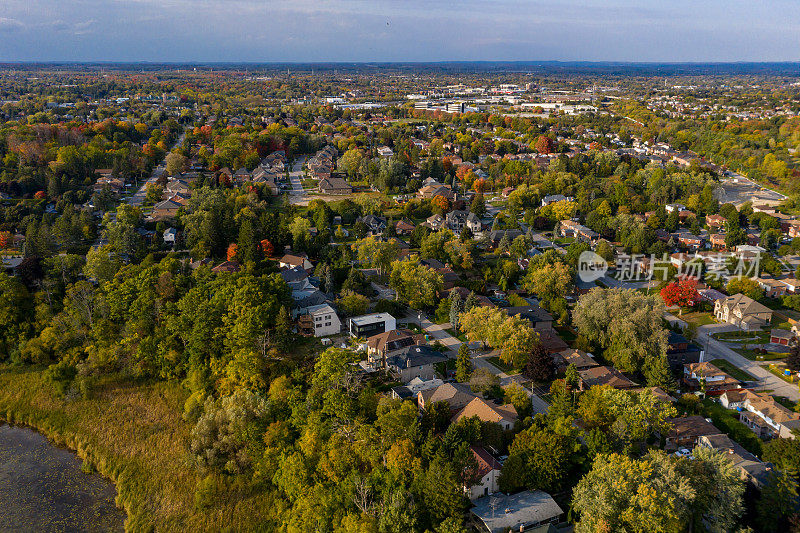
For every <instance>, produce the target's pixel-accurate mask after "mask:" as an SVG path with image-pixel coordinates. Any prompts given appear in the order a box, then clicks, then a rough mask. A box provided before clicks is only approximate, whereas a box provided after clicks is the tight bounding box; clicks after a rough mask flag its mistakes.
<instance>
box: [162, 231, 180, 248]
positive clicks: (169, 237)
mask: <svg viewBox="0 0 800 533" xmlns="http://www.w3.org/2000/svg"><path fill="white" fill-rule="evenodd" d="M177 238H178V230H176V229H175V228H167V229H165V230H164V235H163V239H164V244H170V245H172V246H174V245H175V241H176V239H177Z"/></svg>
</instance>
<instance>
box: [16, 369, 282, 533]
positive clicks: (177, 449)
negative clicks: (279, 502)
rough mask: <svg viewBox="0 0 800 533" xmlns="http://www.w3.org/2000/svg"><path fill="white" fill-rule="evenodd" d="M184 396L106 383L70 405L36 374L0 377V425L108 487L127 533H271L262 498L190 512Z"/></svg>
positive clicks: (241, 495)
mask: <svg viewBox="0 0 800 533" xmlns="http://www.w3.org/2000/svg"><path fill="white" fill-rule="evenodd" d="M186 394H187V393H186V392H185V390H184V389H183V387H181V386H180V385H178V384H175V383H147V384H141V385H131V384H121V383H118V382H116V381H115V380H114V379H112V378H107V379H106V380H105V382H104V383H103V384H101V386H100V387H99V388H98V390H97V392H96V394H95V396H94V398H93V399H91V400H83V399H78V400H71V401H70V400H63V399H61V398H59V397H58V396H56V395H55V393H54V391H53V389H52V387H51V386H50V385H49V384H48V383H47V382H46V381H45V380H44V378H43V375H42V371H41V370H18V369H0V419H4V420H6V421H8V422H13V423H18V424H26V425H29V426H31V427H33V428H36V429H37V430H39V431H40V432H42V433H44V434H45V435H47V436H48V437H49V438H50V439H51V440H53V441H54V442H55V443H56V444H59V445H62V446H66V447H68V448H70V449H73V450H75V451H77V453H78V455H79V456H80V457H81V458H83V459H85V460H88V461H89V462H90V463H91V464H93V465H94V466H95V468H97V470H98V471H99V472H100V473H101V474H103V475H105V476H107V477H109V478H111V479H112V480H113V481H115V483H116V485H117V491H118V495H117V505H118V506H120V507H122V508H124V509H125V511H126V512H127V514H128V519H127V520H126V523H125V526H126V530H128V531H254V530H266V529H271V528H270V527H269V522H268V520H269V518H270V515H273V513H275V512H276V511H275V505H274V502H270V498H269V496H268V495H267V494H265V493H258V492H256V491H252V490H248V489H246V488H243V489H236V490H233V489H232V490H231V491H229V492H227V493H225V494H222V495H220V497H219V498H217V500H216V502H215V505H214V506H212V507H211V508H210V509H207V510H203V511H200V510H197V509H196V508H195V505H194V489H195V485H196V483H197V481H198V480H199V479H200V477H199V475H198V473H197V471H196V469H195V468H194V467H193V465H192V464H191V461H190V457H189V455H188V452H187V449H188V448H187V445H188V442H189V435H190V431H191V426H190V425H189V424H187V423H186V422H184V421H183V420H182V419H181V417H180V413H181V412H182V406H183V402H184V400H185V398H186ZM273 516H274V515H273Z"/></svg>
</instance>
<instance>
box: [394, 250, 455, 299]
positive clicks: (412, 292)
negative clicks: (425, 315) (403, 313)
mask: <svg viewBox="0 0 800 533" xmlns="http://www.w3.org/2000/svg"><path fill="white" fill-rule="evenodd" d="M442 284H443V280H442V275H441V274H439V273H438V272H436V271H435V270H433V269H431V268H428V267H427V266H425V265H422V264H420V263H419V260H417V259H416V258H409V259H404V260H402V261H394V262H393V263H392V271H391V275H390V276H389V286H390V287H391V288H392V289H394V291H395V293H396V294H397V298H398V299H399V300H401V301H403V302H406V303H407V304H408V305H409V306H410V307H412V308H414V309H422V308H423V307H431V306H433V305H434V304H435V303H436V296H437V294H438V293H439V291H440V290H441V289H442Z"/></svg>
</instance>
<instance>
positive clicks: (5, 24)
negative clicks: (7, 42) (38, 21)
mask: <svg viewBox="0 0 800 533" xmlns="http://www.w3.org/2000/svg"><path fill="white" fill-rule="evenodd" d="M24 27H25V25H24V24H23V23H22V22H20V21H18V20H17V19H9V18H5V17H0V31H2V32H12V31H17V30H21V29H23V28H24Z"/></svg>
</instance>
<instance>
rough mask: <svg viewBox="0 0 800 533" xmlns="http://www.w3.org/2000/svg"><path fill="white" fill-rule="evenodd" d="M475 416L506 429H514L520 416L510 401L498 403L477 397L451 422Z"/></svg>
mask: <svg viewBox="0 0 800 533" xmlns="http://www.w3.org/2000/svg"><path fill="white" fill-rule="evenodd" d="M473 416H477V417H478V418H479V419H480V420H481V421H482V422H494V423H496V424H500V427H502V428H503V429H505V430H509V429H512V428H513V427H514V424H515V423H516V422H517V419H518V418H519V415H518V414H517V410H516V409H515V408H514V406H513V405H511V404H510V403H509V404H505V405H497V404H495V403H494V402H491V401H487V400H484V399H483V398H477V397H476V398H475V399H473V400H472V401H471V402H469V403H468V404H467V405H465V406H464V407H463V408H462V409H461V410H460V411H458V412H457V413H456V414H455V416H453V418H452V420H451V422H452V423H456V422H458V421H459V420H461V419H463V418H472V417H473Z"/></svg>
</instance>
